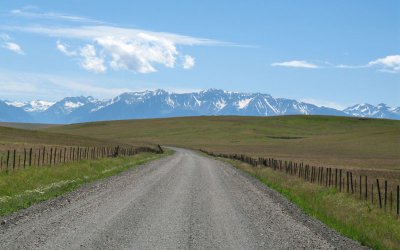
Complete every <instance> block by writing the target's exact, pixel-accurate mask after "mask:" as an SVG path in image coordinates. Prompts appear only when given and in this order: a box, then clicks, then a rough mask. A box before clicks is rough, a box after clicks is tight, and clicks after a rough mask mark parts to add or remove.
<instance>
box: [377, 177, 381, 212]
mask: <svg viewBox="0 0 400 250" xmlns="http://www.w3.org/2000/svg"><path fill="white" fill-rule="evenodd" d="M376 188H377V190H378V199H379V207H380V208H382V198H381V189H380V187H379V179H376Z"/></svg>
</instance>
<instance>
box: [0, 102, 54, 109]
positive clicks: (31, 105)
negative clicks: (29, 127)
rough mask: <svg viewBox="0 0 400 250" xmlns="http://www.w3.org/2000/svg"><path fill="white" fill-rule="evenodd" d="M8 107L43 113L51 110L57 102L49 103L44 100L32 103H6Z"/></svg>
mask: <svg viewBox="0 0 400 250" xmlns="http://www.w3.org/2000/svg"><path fill="white" fill-rule="evenodd" d="M6 103H7V104H8V105H11V106H14V107H17V108H22V109H23V110H25V111H27V112H43V111H45V110H46V109H48V108H50V107H51V106H52V105H53V104H54V103H55V102H48V101H43V100H34V101H30V102H10V101H6Z"/></svg>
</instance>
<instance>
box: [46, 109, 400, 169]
mask: <svg viewBox="0 0 400 250" xmlns="http://www.w3.org/2000/svg"><path fill="white" fill-rule="evenodd" d="M45 131H49V132H58V133H65V134H71V135H79V136H89V137H93V138H97V139H105V140H109V139H113V140H117V141H122V142H125V143H138V142H140V143H160V144H163V145H173V146H180V147H187V148H193V149H199V148H202V149H206V150H208V151H213V152H220V153H243V154H247V155H251V156H269V157H275V158H279V159H283V160H296V161H304V162H306V163H310V164H313V165H324V166H330V167H346V168H362V169H372V170H377V171H381V170H385V171H391V170H393V171H395V172H398V171H399V170H400V121H394V120H380V119H359V118H348V117H329V116H277V117H230V116H218V117H184V118H169V119H147V120H124V121H107V122H94V123H83V124H74V125H66V126H57V127H50V128H47V129H45ZM108 131H112V133H110V132H108Z"/></svg>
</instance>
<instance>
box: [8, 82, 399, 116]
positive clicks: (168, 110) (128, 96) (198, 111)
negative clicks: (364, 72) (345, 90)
mask: <svg viewBox="0 0 400 250" xmlns="http://www.w3.org/2000/svg"><path fill="white" fill-rule="evenodd" d="M296 114H304V115H336V116H356V117H368V118H387V119H400V107H397V108H390V107H388V106H386V105H385V104H382V103H381V104H378V105H377V106H373V105H370V104H357V105H354V106H352V107H348V108H346V109H344V110H337V109H333V108H328V107H318V106H316V105H314V104H309V103H305V102H299V101H296V100H292V99H286V98H274V97H272V96H271V95H268V94H261V93H239V92H230V91H224V90H220V89H208V90H204V91H200V92H193V93H183V94H177V93H170V92H167V91H165V90H161V89H158V90H154V91H149V90H147V91H142V92H127V93H123V94H121V95H119V96H117V97H115V98H112V99H109V100H98V99H95V98H93V97H91V96H88V97H85V96H78V97H66V98H64V99H62V100H60V101H58V102H48V101H42V100H36V101H31V102H26V103H25V102H15V101H14V102H11V101H1V100H0V121H2V122H40V123H77V122H89V121H101V120H120V119H139V118H162V117H175V116H200V115H246V116H275V115H296Z"/></svg>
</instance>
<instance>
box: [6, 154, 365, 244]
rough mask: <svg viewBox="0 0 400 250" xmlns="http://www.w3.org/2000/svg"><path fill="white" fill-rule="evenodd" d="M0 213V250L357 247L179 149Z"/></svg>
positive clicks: (237, 176) (256, 185)
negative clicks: (23, 206)
mask: <svg viewBox="0 0 400 250" xmlns="http://www.w3.org/2000/svg"><path fill="white" fill-rule="evenodd" d="M174 150H175V151H176V152H175V154H173V155H172V156H169V157H166V158H163V159H160V160H157V161H154V162H151V163H148V164H145V165H142V166H140V167H137V168H133V169H131V170H128V171H125V172H123V173H121V174H119V175H116V176H113V177H110V178H107V179H105V180H102V181H98V182H95V183H91V184H88V185H85V186H83V187H81V188H80V189H78V190H76V191H74V192H71V193H69V194H66V195H64V196H60V197H58V198H56V199H53V200H51V201H47V202H43V203H40V204H37V205H34V206H32V207H30V208H28V209H25V210H22V211H20V212H18V213H14V214H11V215H9V216H6V217H4V218H0V221H1V222H2V223H1V224H0V249H362V248H363V247H361V246H360V245H359V244H358V243H357V242H354V241H352V240H350V239H347V238H345V237H343V236H341V235H339V234H338V233H336V232H335V231H333V230H331V229H329V228H327V227H326V226H325V225H323V224H322V223H320V222H319V221H316V220H314V219H312V218H310V217H308V216H306V215H305V214H303V213H302V212H301V211H300V210H299V209H298V208H297V207H296V206H294V205H293V204H292V203H290V202H289V201H287V200H286V199H285V198H283V197H282V196H281V195H280V194H279V193H277V192H275V191H273V190H271V189H269V188H267V187H265V186H264V185H262V184H261V183H260V182H259V181H257V180H256V179H255V178H253V177H250V176H249V175H247V174H245V173H243V172H241V171H240V170H237V169H235V168H233V167H232V166H230V165H228V164H226V163H223V162H220V161H216V160H214V159H211V158H208V157H204V156H202V155H200V154H197V153H195V152H193V151H189V150H186V149H178V148H175V149H174Z"/></svg>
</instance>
